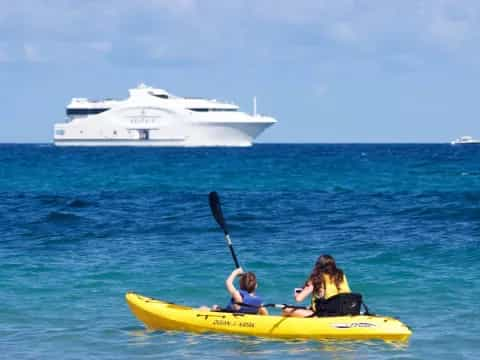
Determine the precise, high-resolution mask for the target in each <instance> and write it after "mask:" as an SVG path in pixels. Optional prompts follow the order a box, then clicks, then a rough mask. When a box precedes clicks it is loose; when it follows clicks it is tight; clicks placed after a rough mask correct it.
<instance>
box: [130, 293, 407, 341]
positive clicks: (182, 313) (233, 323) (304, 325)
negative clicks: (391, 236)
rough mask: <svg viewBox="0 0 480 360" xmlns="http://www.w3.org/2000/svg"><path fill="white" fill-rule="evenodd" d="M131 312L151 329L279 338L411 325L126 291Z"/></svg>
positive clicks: (345, 335) (361, 333)
mask: <svg viewBox="0 0 480 360" xmlns="http://www.w3.org/2000/svg"><path fill="white" fill-rule="evenodd" d="M126 301H127V303H128V305H129V307H130V309H131V311H132V313H133V314H134V315H135V316H136V317H137V318H138V319H139V320H140V321H141V322H142V323H144V324H145V326H146V327H147V328H148V329H150V330H179V331H189V332H196V333H202V332H218V333H226V334H238V335H247V336H260V337H268V338H279V339H314V340H322V339H360V340H366V339H381V340H394V341H407V340H408V338H409V337H410V335H411V331H410V329H409V328H408V327H407V326H406V325H405V324H403V323H402V322H401V321H399V320H397V319H395V318H391V317H383V316H374V315H355V316H335V317H323V318H318V317H317V318H292V317H282V316H262V315H251V314H232V313H223V312H216V311H208V310H201V309H198V308H191V307H187V306H180V305H176V304H172V303H167V302H164V301H161V300H156V299H152V298H149V297H145V296H142V295H139V294H135V293H131V292H130V293H127V294H126Z"/></svg>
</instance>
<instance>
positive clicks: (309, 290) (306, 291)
mask: <svg viewBox="0 0 480 360" xmlns="http://www.w3.org/2000/svg"><path fill="white" fill-rule="evenodd" d="M312 292H313V284H312V283H311V282H308V283H307V285H305V287H304V288H303V290H302V291H301V292H299V293H298V294H295V301H296V302H302V301H303V300H305V298H306V297H307V296H308V295H310V294H311V293H312Z"/></svg>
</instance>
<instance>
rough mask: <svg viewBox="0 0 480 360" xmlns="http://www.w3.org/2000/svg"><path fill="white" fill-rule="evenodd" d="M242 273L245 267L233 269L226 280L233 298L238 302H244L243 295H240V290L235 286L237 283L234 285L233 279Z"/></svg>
mask: <svg viewBox="0 0 480 360" xmlns="http://www.w3.org/2000/svg"><path fill="white" fill-rule="evenodd" d="M241 274H243V269H242V268H238V269H235V270H233V271H232V273H231V274H230V276H229V277H228V278H227V280H225V286H226V288H227V291H228V292H229V293H230V295H231V296H232V298H233V301H234V302H236V303H242V302H243V299H242V295H240V293H239V292H238V290H237V289H236V288H235V285H233V281H234V280H235V278H236V277H237V276H238V275H241Z"/></svg>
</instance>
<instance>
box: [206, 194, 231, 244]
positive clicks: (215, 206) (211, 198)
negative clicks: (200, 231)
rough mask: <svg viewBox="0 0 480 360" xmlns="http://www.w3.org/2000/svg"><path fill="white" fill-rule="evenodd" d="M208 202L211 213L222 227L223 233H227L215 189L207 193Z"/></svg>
mask: <svg viewBox="0 0 480 360" xmlns="http://www.w3.org/2000/svg"><path fill="white" fill-rule="evenodd" d="M208 202H209V204H210V209H211V210H212V215H213V217H214V218H215V220H216V221H217V223H218V225H220V227H221V228H222V230H223V232H224V233H225V235H227V234H228V229H227V223H226V222H225V218H224V217H223V213H222V208H221V207H220V197H219V196H218V194H217V192H216V191H212V192H211V193H210V194H209V195H208Z"/></svg>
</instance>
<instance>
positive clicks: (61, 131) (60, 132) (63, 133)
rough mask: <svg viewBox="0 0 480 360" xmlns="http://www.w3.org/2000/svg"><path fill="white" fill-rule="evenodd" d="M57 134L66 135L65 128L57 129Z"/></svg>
mask: <svg viewBox="0 0 480 360" xmlns="http://www.w3.org/2000/svg"><path fill="white" fill-rule="evenodd" d="M55 134H56V135H65V130H55Z"/></svg>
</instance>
